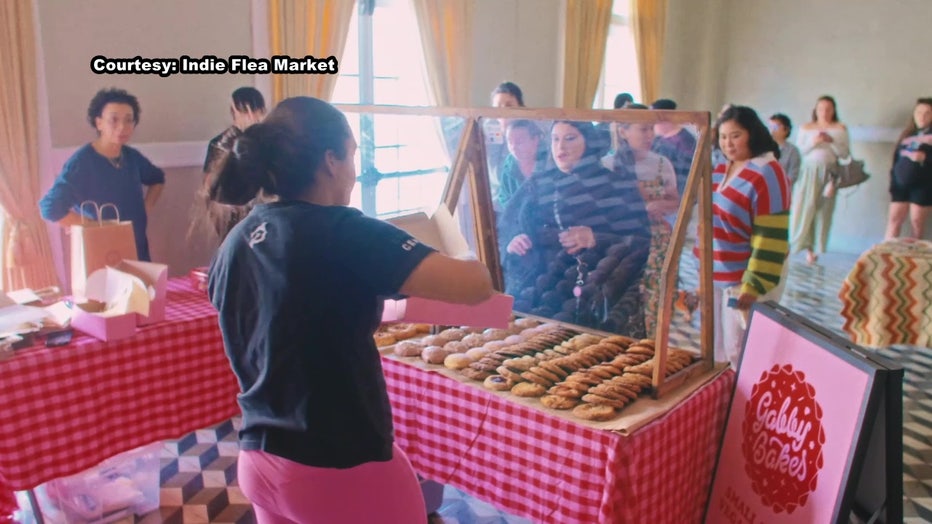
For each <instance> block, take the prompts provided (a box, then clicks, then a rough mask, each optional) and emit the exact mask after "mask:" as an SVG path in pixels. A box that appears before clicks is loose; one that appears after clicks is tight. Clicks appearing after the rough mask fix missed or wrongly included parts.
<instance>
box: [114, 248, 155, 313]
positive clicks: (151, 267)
mask: <svg viewBox="0 0 932 524" xmlns="http://www.w3.org/2000/svg"><path fill="white" fill-rule="evenodd" d="M114 267H115V269H118V270H120V271H122V272H124V273H128V274H130V275H133V276H135V277H137V278H139V279H140V280H142V281H143V283H144V284H146V286H148V287H150V288H152V289H153V290H154V291H155V293H154V295H155V296H154V298H151V299H150V300H149V315H148V316H147V315H141V314H137V318H136V325H138V326H148V325H149V324H155V323H157V322H161V321H163V320H165V302H166V300H167V299H166V293H167V292H168V266H166V265H165V264H156V263H153V262H142V261H140V260H123V261H122V262H120V263H119V264H117V265H116V266H114Z"/></svg>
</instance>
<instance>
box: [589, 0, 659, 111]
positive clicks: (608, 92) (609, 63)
mask: <svg viewBox="0 0 932 524" xmlns="http://www.w3.org/2000/svg"><path fill="white" fill-rule="evenodd" d="M630 16H631V0H615V1H614V3H613V4H612V23H611V26H610V27H609V30H608V39H607V41H606V44H605V64H604V66H603V68H602V79H601V81H600V82H599V91H598V93H596V98H595V102H594V103H593V105H592V107H593V108H595V109H612V108H613V107H614V102H615V95H617V94H619V93H631V96H633V97H634V100H635V101H637V102H640V101H641V78H640V75H639V73H638V61H637V51H636V50H635V47H634V33H633V32H632V30H631V24H630ZM650 102H651V101H650V100H648V101H647V103H650Z"/></svg>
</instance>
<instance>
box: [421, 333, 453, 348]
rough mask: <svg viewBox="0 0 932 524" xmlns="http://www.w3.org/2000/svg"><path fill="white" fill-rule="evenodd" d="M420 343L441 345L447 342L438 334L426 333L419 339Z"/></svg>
mask: <svg viewBox="0 0 932 524" xmlns="http://www.w3.org/2000/svg"><path fill="white" fill-rule="evenodd" d="M421 343H422V344H424V345H425V346H442V345H444V344H446V343H447V341H446V340H443V339H441V338H440V335H427V336H426V337H424V338H422V339H421Z"/></svg>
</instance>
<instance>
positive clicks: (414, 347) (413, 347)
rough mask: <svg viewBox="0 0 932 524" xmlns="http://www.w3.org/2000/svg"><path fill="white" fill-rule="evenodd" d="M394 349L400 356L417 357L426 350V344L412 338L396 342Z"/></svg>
mask: <svg viewBox="0 0 932 524" xmlns="http://www.w3.org/2000/svg"><path fill="white" fill-rule="evenodd" d="M394 351H395V354H396V355H398V356H400V357H416V356H418V355H420V354H421V352H422V351H424V345H423V344H419V343H417V342H412V341H410V340H403V341H401V342H399V343H397V344H395V349H394Z"/></svg>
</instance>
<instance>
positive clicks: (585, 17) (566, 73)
mask: <svg viewBox="0 0 932 524" xmlns="http://www.w3.org/2000/svg"><path fill="white" fill-rule="evenodd" d="M611 22H612V0H566V32H565V38H566V40H565V43H564V47H563V107H567V108H578V109H592V101H593V100H594V99H595V92H596V91H597V90H598V89H599V80H600V78H601V76H602V62H603V61H604V60H605V41H606V40H607V39H608V28H609V25H611Z"/></svg>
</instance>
